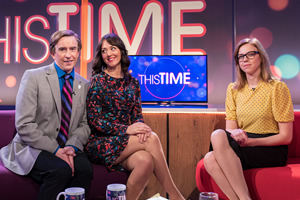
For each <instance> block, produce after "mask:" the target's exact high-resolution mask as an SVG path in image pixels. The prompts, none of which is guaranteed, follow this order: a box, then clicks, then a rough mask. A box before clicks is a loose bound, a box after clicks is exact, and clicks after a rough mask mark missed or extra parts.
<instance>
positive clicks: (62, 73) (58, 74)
mask: <svg viewBox="0 0 300 200" xmlns="http://www.w3.org/2000/svg"><path fill="white" fill-rule="evenodd" d="M54 66H55V69H56V71H57V76H58V78H59V79H60V78H61V77H63V76H64V75H65V74H66V72H65V71H64V70H62V69H61V68H60V67H59V66H58V65H57V64H56V63H55V62H54ZM74 73H75V72H74V68H73V69H72V71H71V73H70V75H71V77H72V78H73V79H74Z"/></svg>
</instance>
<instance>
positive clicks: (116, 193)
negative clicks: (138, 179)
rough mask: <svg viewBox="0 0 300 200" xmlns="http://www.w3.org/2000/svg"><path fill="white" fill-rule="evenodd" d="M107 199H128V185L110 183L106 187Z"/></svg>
mask: <svg viewBox="0 0 300 200" xmlns="http://www.w3.org/2000/svg"><path fill="white" fill-rule="evenodd" d="M106 200H126V185H124V184H109V185H108V186H107V189H106Z"/></svg>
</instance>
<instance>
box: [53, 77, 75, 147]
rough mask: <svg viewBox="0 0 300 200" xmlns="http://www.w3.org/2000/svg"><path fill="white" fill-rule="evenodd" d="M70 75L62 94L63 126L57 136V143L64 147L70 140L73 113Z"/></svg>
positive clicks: (66, 79)
mask: <svg viewBox="0 0 300 200" xmlns="http://www.w3.org/2000/svg"><path fill="white" fill-rule="evenodd" d="M70 77H71V75H70V74H65V75H64V79H65V84H64V86H63V89H62V94H61V125H60V131H59V133H58V136H57V142H58V144H59V145H60V146H61V147H64V146H65V144H66V142H67V139H68V131H69V124H70V119H71V113H72V86H71V83H70Z"/></svg>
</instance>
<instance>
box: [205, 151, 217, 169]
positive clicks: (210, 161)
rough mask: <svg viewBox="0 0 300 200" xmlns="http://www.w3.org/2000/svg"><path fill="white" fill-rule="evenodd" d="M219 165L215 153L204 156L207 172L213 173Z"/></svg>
mask: <svg viewBox="0 0 300 200" xmlns="http://www.w3.org/2000/svg"><path fill="white" fill-rule="evenodd" d="M216 165H217V161H216V158H215V156H214V154H213V152H212V151H211V152H208V153H207V154H206V155H205V156H204V167H205V169H206V171H207V172H209V173H210V172H212V171H213V170H214V168H215V167H216Z"/></svg>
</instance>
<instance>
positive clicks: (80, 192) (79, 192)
mask: <svg viewBox="0 0 300 200" xmlns="http://www.w3.org/2000/svg"><path fill="white" fill-rule="evenodd" d="M84 192H85V191H84V188H81V187H70V188H67V189H65V191H64V192H60V193H59V194H58V195H57V197H56V200H59V197H60V196H61V195H64V196H65V200H71V199H76V200H85V194H84Z"/></svg>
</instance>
